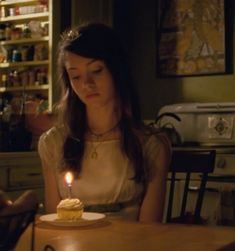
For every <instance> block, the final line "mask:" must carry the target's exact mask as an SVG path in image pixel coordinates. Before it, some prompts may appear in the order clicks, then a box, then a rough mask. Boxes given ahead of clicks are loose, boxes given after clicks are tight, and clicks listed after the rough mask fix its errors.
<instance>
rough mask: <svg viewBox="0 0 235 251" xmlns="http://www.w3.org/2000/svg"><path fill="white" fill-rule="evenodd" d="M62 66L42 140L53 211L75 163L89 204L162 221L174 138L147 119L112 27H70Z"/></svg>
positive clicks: (79, 190)
mask: <svg viewBox="0 0 235 251" xmlns="http://www.w3.org/2000/svg"><path fill="white" fill-rule="evenodd" d="M59 66H60V72H61V83H62V98H61V101H60V104H59V106H58V114H59V123H58V125H56V126H55V127H53V128H51V129H50V130H49V131H47V132H46V133H44V134H43V135H42V136H41V137H40V140H39V145H38V150H39V154H40V156H41V160H42V165H43V174H44V180H45V198H46V199H45V204H46V211H47V212H48V213H51V212H55V211H56V206H57V204H58V203H59V201H60V200H61V199H62V198H65V197H66V196H67V186H66V184H65V181H64V175H65V173H66V172H67V171H72V173H73V175H74V177H75V180H74V182H73V184H72V194H73V196H74V197H77V198H79V199H80V200H81V201H82V202H83V203H84V204H85V211H88V210H92V211H100V212H115V214H116V215H120V216H122V217H123V218H125V219H134V220H139V221H142V222H154V221H161V220H162V215H163V208H164V198H165V188H166V176H167V171H168V165H169V162H170V154H171V153H170V146H169V142H168V140H167V138H166V137H165V136H164V135H162V134H160V133H157V132H154V131H153V130H151V129H150V128H147V127H146V126H145V125H144V124H143V123H142V120H141V116H140V109H139V103H138V98H137V93H136V91H135V88H134V85H133V80H132V77H131V74H130V70H129V67H128V62H127V57H126V54H125V51H124V49H123V47H122V44H121V42H120V40H119V39H118V37H117V36H116V34H115V32H114V30H113V29H112V28H110V27H108V26H106V25H104V24H98V23H91V24H87V25H83V26H80V27H78V28H75V29H73V30H71V31H69V32H67V33H66V34H64V35H63V38H62V40H61V43H60V50H59Z"/></svg>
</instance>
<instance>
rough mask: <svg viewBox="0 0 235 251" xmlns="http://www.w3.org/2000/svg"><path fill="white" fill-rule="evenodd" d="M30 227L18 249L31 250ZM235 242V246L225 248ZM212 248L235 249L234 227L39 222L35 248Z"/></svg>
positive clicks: (122, 250)
mask: <svg viewBox="0 0 235 251" xmlns="http://www.w3.org/2000/svg"><path fill="white" fill-rule="evenodd" d="M30 230H31V229H27V230H26V232H25V233H24V234H23V235H22V237H21V239H20V240H19V242H18V244H17V247H16V249H15V251H28V250H30V233H31V232H30ZM233 242H234V246H233V249H224V248H223V249H221V248H222V247H225V246H227V245H228V244H231V243H233ZM47 244H49V245H51V246H53V247H54V248H55V250H56V251H142V250H144V251H156V250H157V251H165V250H167V251H195V250H198V251H203V250H205V251H210V250H226V251H228V250H235V228H234V227H208V226H195V225H194V226H193V225H188V226H186V225H177V224H142V223H135V222H127V221H121V220H117V219H112V218H108V217H107V219H106V220H105V221H103V222H100V223H98V224H97V223H96V224H95V225H92V226H86V227H55V226H50V225H48V224H46V223H42V222H37V223H36V228H35V251H43V249H44V247H45V245H47Z"/></svg>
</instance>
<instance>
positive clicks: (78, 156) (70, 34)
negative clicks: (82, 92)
mask: <svg viewBox="0 0 235 251" xmlns="http://www.w3.org/2000/svg"><path fill="white" fill-rule="evenodd" d="M66 51H68V52H72V53H74V54H77V55H80V56H83V57H89V58H95V59H99V60H103V61H104V62H105V64H106V66H107V68H108V69H109V71H110V72H111V74H112V76H113V80H114V85H115V90H116V93H117V96H118V99H119V100H120V110H121V119H120V124H119V125H120V130H121V135H122V136H121V147H122V150H123V151H124V153H125V154H126V155H127V157H128V158H129V160H130V161H131V162H132V163H133V166H134V170H135V176H134V179H135V180H136V181H137V182H138V181H141V180H143V178H144V170H143V153H142V144H141V142H140V138H139V136H138V132H139V131H140V130H141V129H142V128H143V123H142V120H141V113H140V107H139V100H138V95H137V92H136V89H135V86H134V84H133V79H132V76H131V71H130V67H129V64H128V61H127V54H126V51H125V50H124V47H123V44H122V42H121V41H120V40H119V38H118V36H117V35H116V34H115V32H114V30H113V29H112V28H111V27H109V26H107V25H105V24H101V23H90V24H86V25H82V26H79V27H76V28H74V29H72V30H70V31H67V32H66V33H64V34H63V37H62V39H61V42H60V47H59V57H58V65H59V70H60V80H61V83H62V97H61V101H60V104H59V109H60V112H62V120H63V125H64V127H65V129H66V138H65V142H64V146H63V157H64V167H63V168H65V167H68V166H69V168H70V169H71V170H73V171H76V172H77V173H79V172H80V170H81V160H82V157H83V154H84V144H85V132H86V128H87V122H86V110H85V105H84V104H83V103H82V102H81V100H80V99H79V97H78V96H77V95H76V94H75V93H74V91H73V89H72V87H71V84H70V81H69V77H68V74H67V71H66V69H65V65H64V63H65V59H64V53H65V52H66Z"/></svg>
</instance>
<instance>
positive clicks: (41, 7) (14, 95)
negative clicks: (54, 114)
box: [0, 0, 53, 112]
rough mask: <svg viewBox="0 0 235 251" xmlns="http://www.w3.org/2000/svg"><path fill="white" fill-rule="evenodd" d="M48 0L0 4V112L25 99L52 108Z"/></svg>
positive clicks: (49, 7)
mask: <svg viewBox="0 0 235 251" xmlns="http://www.w3.org/2000/svg"><path fill="white" fill-rule="evenodd" d="M52 4H53V3H52V0H15V1H13V0H4V1H0V98H1V99H0V107H1V109H0V112H3V110H4V108H5V106H6V105H7V104H9V103H11V104H12V107H13V108H14V109H15V111H14V112H18V110H19V109H20V104H21V103H22V100H23V101H27V100H40V104H43V105H42V106H41V109H42V110H44V109H45V110H46V109H49V110H51V108H52V63H53V60H52V39H53V30H52V29H53V22H52V21H53V19H52Z"/></svg>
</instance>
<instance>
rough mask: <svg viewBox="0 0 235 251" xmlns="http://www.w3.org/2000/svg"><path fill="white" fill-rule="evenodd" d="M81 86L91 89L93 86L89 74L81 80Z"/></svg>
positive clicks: (92, 80)
mask: <svg viewBox="0 0 235 251" xmlns="http://www.w3.org/2000/svg"><path fill="white" fill-rule="evenodd" d="M83 86H84V87H89V88H92V87H94V86H95V81H94V79H93V78H92V77H91V76H90V74H86V75H85V76H84V79H83Z"/></svg>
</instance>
